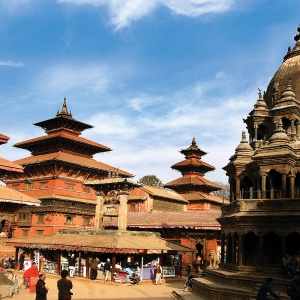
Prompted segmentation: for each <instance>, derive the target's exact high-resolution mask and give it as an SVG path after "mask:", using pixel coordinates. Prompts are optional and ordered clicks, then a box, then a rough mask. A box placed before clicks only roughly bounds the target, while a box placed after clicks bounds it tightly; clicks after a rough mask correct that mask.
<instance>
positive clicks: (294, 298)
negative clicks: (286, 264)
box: [256, 272, 300, 300]
mask: <svg viewBox="0 0 300 300" xmlns="http://www.w3.org/2000/svg"><path fill="white" fill-rule="evenodd" d="M272 282H273V278H271V277H270V278H267V280H266V281H265V282H264V283H263V284H262V286H261V287H260V289H259V291H258V293H257V297H256V300H272V299H280V295H279V294H277V293H275V292H274V291H273V290H272V288H271V284H272ZM286 293H287V295H288V296H289V297H290V298H291V300H300V274H299V273H298V272H295V273H294V274H293V280H292V281H291V282H290V283H289V284H288V287H287V289H286ZM268 294H270V295H271V296H272V298H270V297H269V296H268Z"/></svg>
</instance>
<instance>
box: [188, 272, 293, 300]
mask: <svg viewBox="0 0 300 300" xmlns="http://www.w3.org/2000/svg"><path fill="white" fill-rule="evenodd" d="M268 277H272V278H273V279H274V282H273V284H272V289H273V290H274V292H276V293H280V295H281V299H282V300H285V299H290V298H289V297H288V296H287V295H286V288H287V285H288V283H289V282H290V281H291V280H292V278H288V279H284V278H283V277H281V276H280V275H278V274H276V272H274V271H270V270H269V271H266V270H265V271H264V272H257V271H256V272H255V271H251V272H234V271H227V270H221V269H218V270H207V277H204V278H195V279H193V284H192V292H193V293H194V294H197V295H199V296H201V297H202V298H204V299H206V300H255V298H256V295H257V292H258V290H259V288H260V286H261V285H262V283H263V282H264V281H265V280H266V279H267V278H268Z"/></svg>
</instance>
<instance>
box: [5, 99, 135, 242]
mask: <svg viewBox="0 0 300 300" xmlns="http://www.w3.org/2000/svg"><path fill="white" fill-rule="evenodd" d="M34 125H36V126H38V127H41V128H42V129H44V131H45V133H46V135H45V136H41V137H37V138H33V139H30V140H27V141H23V142H20V143H17V144H15V145H14V147H17V148H21V149H26V150H28V151H30V152H31V156H29V157H26V158H23V159H20V160H17V161H15V163H17V164H19V165H21V166H23V168H24V172H23V173H18V174H16V173H14V174H13V173H11V174H8V176H7V178H6V180H5V182H6V184H7V186H9V187H11V188H13V189H15V190H18V191H20V192H23V193H25V194H27V195H30V196H33V197H36V198H38V199H40V200H41V206H40V207H27V208H23V209H22V210H20V211H19V215H18V218H17V219H16V221H15V223H13V224H12V229H13V230H14V236H15V237H19V236H27V235H36V234H44V233H52V232H57V231H58V230H60V229H66V228H74V229H78V228H81V229H82V228H89V227H91V226H92V222H93V218H94V214H95V207H96V195H95V192H94V191H93V190H92V188H90V187H87V186H85V185H84V184H83V182H84V181H86V180H100V179H103V178H105V177H110V176H115V174H118V176H120V177H123V178H127V177H132V176H133V175H132V174H130V173H128V172H125V171H122V170H119V169H117V168H114V167H111V166H109V165H107V164H104V163H102V162H99V161H96V160H94V159H93V155H94V154H96V153H101V152H107V151H111V149H110V148H109V147H106V146H104V145H101V144H99V143H96V142H93V141H90V140H87V139H85V138H82V137H80V135H81V133H82V132H83V131H84V130H86V129H90V128H92V126H91V125H88V124H85V123H83V122H80V121H77V120H75V119H74V118H73V116H72V113H71V111H70V112H69V111H68V108H67V104H66V99H64V102H63V106H62V109H61V111H58V112H57V114H56V116H55V117H54V118H52V119H48V120H45V121H42V122H38V123H35V124H34Z"/></svg>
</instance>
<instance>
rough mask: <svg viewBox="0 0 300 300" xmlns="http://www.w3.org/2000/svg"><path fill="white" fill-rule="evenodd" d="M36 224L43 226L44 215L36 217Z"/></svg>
mask: <svg viewBox="0 0 300 300" xmlns="http://www.w3.org/2000/svg"><path fill="white" fill-rule="evenodd" d="M37 222H38V224H44V223H45V222H44V215H38V221H37Z"/></svg>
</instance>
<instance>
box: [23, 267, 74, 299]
mask: <svg viewBox="0 0 300 300" xmlns="http://www.w3.org/2000/svg"><path fill="white" fill-rule="evenodd" d="M68 274H69V272H68V270H62V271H61V274H60V275H61V279H59V280H58V281H57V289H58V300H70V299H71V297H72V295H73V293H72V292H71V289H72V288H73V284H72V281H71V280H69V279H67V276H68ZM23 279H24V282H26V281H27V282H28V287H29V292H30V294H33V293H34V292H35V294H36V297H35V300H47V294H48V291H49V289H48V288H47V287H46V282H45V280H46V275H45V274H39V270H38V267H37V266H36V263H35V262H33V263H32V266H31V267H30V268H29V269H28V270H26V271H25V273H24V275H23Z"/></svg>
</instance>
